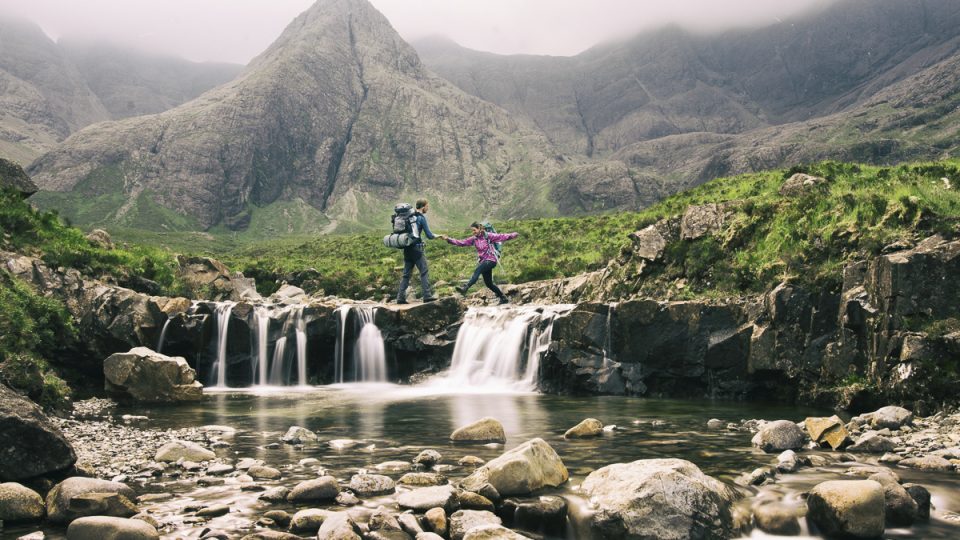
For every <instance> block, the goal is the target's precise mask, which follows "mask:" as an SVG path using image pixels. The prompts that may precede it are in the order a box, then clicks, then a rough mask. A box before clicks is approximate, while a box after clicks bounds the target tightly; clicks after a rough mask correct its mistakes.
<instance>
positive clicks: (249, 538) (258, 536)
mask: <svg viewBox="0 0 960 540" xmlns="http://www.w3.org/2000/svg"><path fill="white" fill-rule="evenodd" d="M201 540H202V539H201ZM241 540H303V538H301V537H299V536H297V535H295V534H290V533H285V532H281V531H270V530H263V531H257V532H255V533H252V534H248V535H246V536H244V537H243V538H242V539H241Z"/></svg>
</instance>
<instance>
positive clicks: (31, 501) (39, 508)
mask: <svg viewBox="0 0 960 540" xmlns="http://www.w3.org/2000/svg"><path fill="white" fill-rule="evenodd" d="M44 513H46V508H45V507H44V505H43V499H42V498H41V497H40V495H39V494H38V493H37V492H36V491H33V490H32V489H30V488H28V487H26V486H23V485H20V484H18V483H16V482H7V483H4V484H0V522H2V521H6V522H7V523H12V522H15V521H36V520H38V519H41V518H43V515H44Z"/></svg>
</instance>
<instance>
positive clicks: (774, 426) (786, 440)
mask: <svg viewBox="0 0 960 540" xmlns="http://www.w3.org/2000/svg"><path fill="white" fill-rule="evenodd" d="M806 439H807V435H806V434H805V433H804V432H803V430H802V429H800V428H799V427H798V426H797V424H795V423H793V422H791V421H789V420H774V421H773V422H768V423H766V424H764V425H763V427H761V428H760V431H758V432H757V434H756V435H755V436H754V437H753V440H752V441H751V442H752V443H753V444H754V446H757V447H759V448H760V449H761V450H763V451H764V452H768V453H769V452H782V451H784V450H797V449H800V448H802V447H803V443H804V442H805V441H806Z"/></svg>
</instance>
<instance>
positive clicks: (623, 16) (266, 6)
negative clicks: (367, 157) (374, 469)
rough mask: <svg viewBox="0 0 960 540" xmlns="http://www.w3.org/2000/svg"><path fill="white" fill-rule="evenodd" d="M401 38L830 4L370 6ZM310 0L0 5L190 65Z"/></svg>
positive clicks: (501, 46)
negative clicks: (382, 16) (377, 11)
mask: <svg viewBox="0 0 960 540" xmlns="http://www.w3.org/2000/svg"><path fill="white" fill-rule="evenodd" d="M370 1H371V3H372V4H373V5H374V6H376V7H377V9H379V10H380V11H381V12H382V13H383V14H384V15H386V17H387V19H389V20H390V22H391V23H392V24H393V26H394V28H396V29H397V31H398V32H400V35H402V36H403V37H404V38H405V39H407V40H414V39H417V38H420V37H424V36H429V35H435V34H442V35H446V36H448V37H450V38H451V39H453V40H454V41H456V42H458V43H460V44H461V45H464V46H466V47H469V48H472V49H478V50H483V51H491V52H496V53H502V54H512V53H527V54H553V55H572V54H576V53H579V52H581V51H583V50H584V49H587V48H589V47H590V46H592V45H595V44H597V43H599V42H602V41H607V40H610V39H614V38H617V37H622V36H624V35H628V34H632V33H635V32H638V31H640V30H642V29H645V28H650V27H654V26H661V25H663V24H666V23H669V22H677V23H680V24H682V25H684V26H687V27H690V28H693V29H700V30H714V29H718V28H721V27H723V28H726V27H730V26H735V25H738V26H750V25H766V24H772V23H775V22H777V21H778V19H780V18H783V17H786V16H788V15H789V14H791V13H793V12H796V11H799V10H803V9H807V8H808V7H809V6H811V5H820V4H823V3H825V2H827V1H829V0H784V1H779V0H667V1H664V0H370ZM312 4H313V0H0V12H7V13H13V14H15V15H19V16H22V17H24V18H27V19H30V20H32V21H34V22H36V23H38V24H39V25H40V26H41V27H42V28H43V29H44V31H46V32H47V34H48V35H50V37H52V38H54V39H59V38H61V37H71V36H74V37H85V38H89V37H97V38H103V39H105V40H107V41H114V42H119V43H124V44H129V45H133V46H135V47H137V48H140V49H143V50H149V51H154V52H162V53H167V54H172V55H176V56H182V57H184V58H188V59H190V60H196V61H225V62H236V63H246V62H248V61H249V60H250V59H251V58H253V57H254V56H256V55H257V54H258V53H260V52H261V51H263V50H264V49H266V47H267V46H268V45H269V44H270V43H271V42H272V41H273V40H274V39H276V37H277V36H279V35H280V32H281V31H282V30H283V28H284V27H285V26H286V25H287V24H288V23H289V22H290V21H291V20H293V18H294V17H296V16H297V15H298V14H299V13H301V12H302V11H304V10H305V9H307V8H308V7H310V5H312Z"/></svg>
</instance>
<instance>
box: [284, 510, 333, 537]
mask: <svg viewBox="0 0 960 540" xmlns="http://www.w3.org/2000/svg"><path fill="white" fill-rule="evenodd" d="M330 514H331V512H329V511H327V510H321V509H319V508H307V509H306V510H300V511H299V512H297V513H296V514H294V515H293V517H292V518H290V531H291V532H295V533H300V534H303V533H308V534H317V531H319V530H320V527H321V526H322V525H323V522H324V521H325V520H326V519H327V517H328V516H330Z"/></svg>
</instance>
